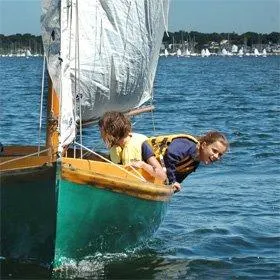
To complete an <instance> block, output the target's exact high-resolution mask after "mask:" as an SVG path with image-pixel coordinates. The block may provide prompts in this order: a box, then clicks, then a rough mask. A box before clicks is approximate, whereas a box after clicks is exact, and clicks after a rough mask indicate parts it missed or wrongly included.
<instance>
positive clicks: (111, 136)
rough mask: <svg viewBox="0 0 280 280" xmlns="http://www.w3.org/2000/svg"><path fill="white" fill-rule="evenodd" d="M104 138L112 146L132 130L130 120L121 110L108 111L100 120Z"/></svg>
mask: <svg viewBox="0 0 280 280" xmlns="http://www.w3.org/2000/svg"><path fill="white" fill-rule="evenodd" d="M98 125H99V128H100V131H101V134H102V138H103V140H104V141H105V142H106V143H107V144H108V145H109V147H112V146H114V145H116V144H117V143H118V141H119V140H120V139H122V138H124V137H127V136H128V134H129V133H130V132H131V122H130V120H129V119H128V118H127V117H126V116H125V115H124V114H123V113H121V112H115V111H111V112H107V113H105V114H104V115H103V116H102V118H101V119H100V120H99V122H98Z"/></svg>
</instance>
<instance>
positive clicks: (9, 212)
mask: <svg viewBox="0 0 280 280" xmlns="http://www.w3.org/2000/svg"><path fill="white" fill-rule="evenodd" d="M55 183H56V174H55V166H54V165H53V166H43V167H37V168H28V169H20V170H17V171H4V172H2V173H1V247H0V248H1V251H0V254H1V256H2V257H5V258H7V259H18V260H22V259H24V260H26V259H28V260H34V261H36V262H38V263H46V264H50V263H51V261H52V260H53V257H54V240H55V229H56V207H57V205H56V192H55Z"/></svg>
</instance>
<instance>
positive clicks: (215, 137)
mask: <svg viewBox="0 0 280 280" xmlns="http://www.w3.org/2000/svg"><path fill="white" fill-rule="evenodd" d="M198 141H199V143H200V144H201V143H203V142H205V143H206V144H207V145H210V144H212V143H214V142H216V141H220V142H221V143H222V144H223V145H224V146H225V147H226V148H227V150H228V148H229V142H228V140H227V138H226V136H225V135H224V134H222V133H221V132H218V131H209V132H207V133H206V134H205V135H203V136H200V137H199V138H198Z"/></svg>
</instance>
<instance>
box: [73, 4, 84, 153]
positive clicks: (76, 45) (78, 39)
mask: <svg viewBox="0 0 280 280" xmlns="http://www.w3.org/2000/svg"><path fill="white" fill-rule="evenodd" d="M78 2H79V1H78V0H77V2H76V42H75V52H76V55H75V58H77V63H78V94H79V117H80V143H81V149H82V147H83V126H82V96H81V84H80V77H81V69H80V44H79V43H80V34H79V6H78ZM80 157H81V158H83V150H81V153H80Z"/></svg>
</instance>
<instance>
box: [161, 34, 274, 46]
mask: <svg viewBox="0 0 280 280" xmlns="http://www.w3.org/2000/svg"><path fill="white" fill-rule="evenodd" d="M222 40H228V41H229V42H230V44H231V45H233V44H234V45H237V46H238V45H247V46H248V47H252V46H253V45H260V44H262V45H273V44H280V33H279V32H272V33H270V34H261V33H255V32H246V33H244V34H241V35H238V34H237V33H235V32H232V33H216V32H214V33H200V32H197V31H191V32H185V31H182V30H180V31H177V32H173V33H172V32H168V34H166V33H165V34H164V37H163V43H164V44H165V45H167V44H182V43H184V42H189V43H190V42H195V46H196V49H197V50H199V51H200V50H201V49H203V48H204V47H205V46H208V45H209V44H210V43H211V42H218V43H220V42H221V41H222Z"/></svg>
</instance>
